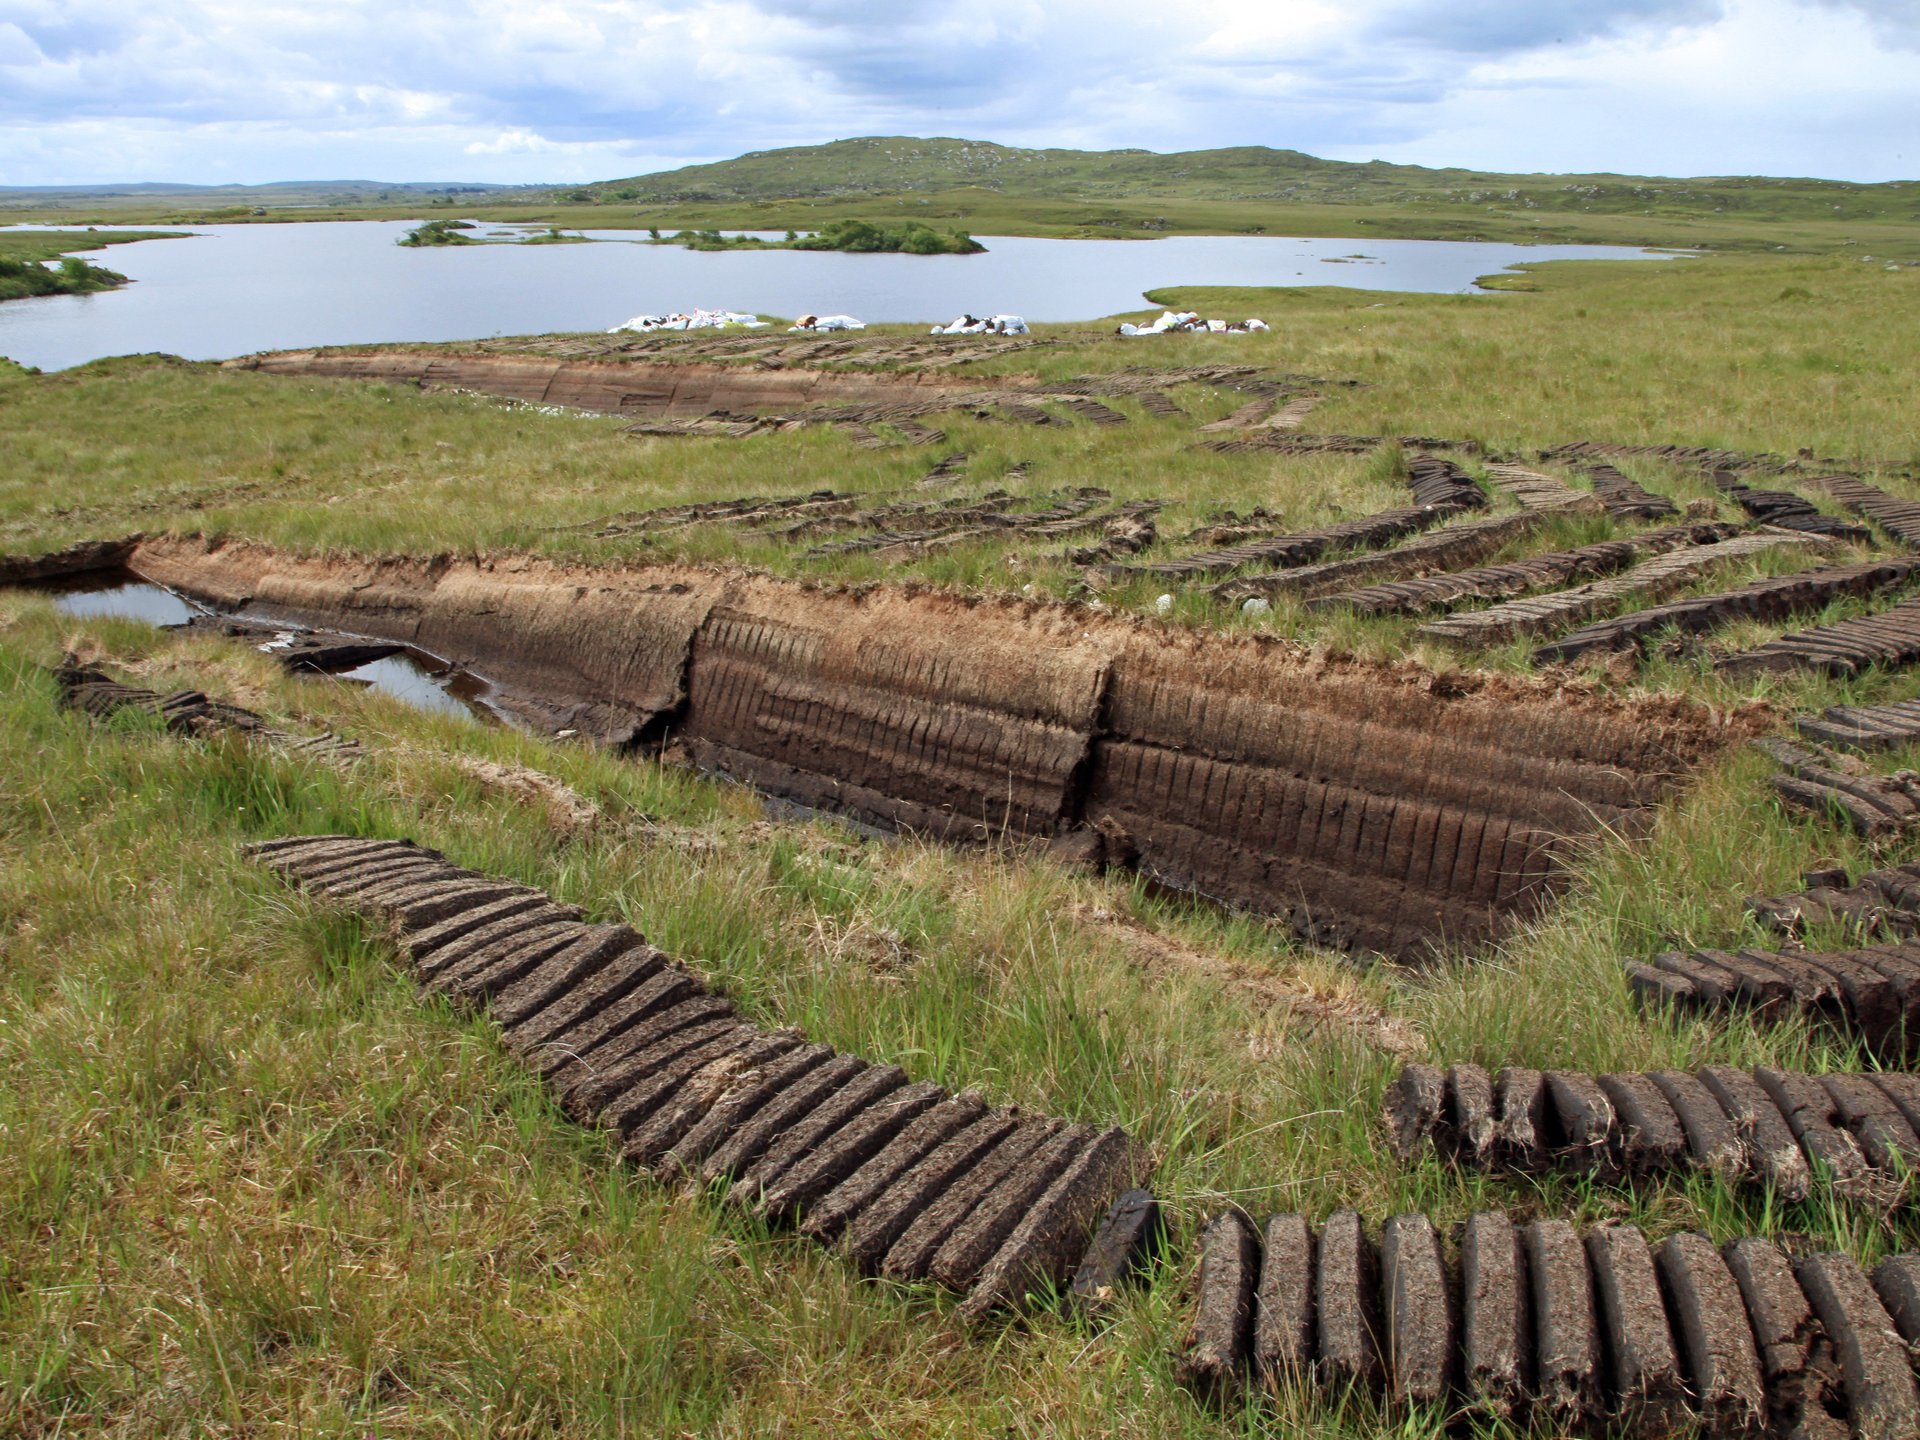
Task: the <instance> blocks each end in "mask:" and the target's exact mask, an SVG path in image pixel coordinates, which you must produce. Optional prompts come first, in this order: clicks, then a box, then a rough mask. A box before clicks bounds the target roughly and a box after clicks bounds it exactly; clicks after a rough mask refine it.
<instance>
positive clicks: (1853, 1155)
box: [1383, 1064, 1920, 1202]
mask: <svg viewBox="0 0 1920 1440" xmlns="http://www.w3.org/2000/svg"><path fill="white" fill-rule="evenodd" d="M1383 1110H1384V1117H1385V1120H1386V1127H1387V1135H1388V1139H1389V1142H1390V1143H1391V1145H1392V1147H1393V1149H1394V1152H1395V1153H1396V1154H1397V1155H1399V1156H1400V1157H1401V1158H1403V1159H1410V1158H1412V1157H1413V1156H1414V1155H1416V1154H1418V1153H1419V1152H1420V1151H1422V1150H1424V1149H1426V1148H1428V1147H1432V1148H1433V1149H1434V1150H1435V1151H1436V1152H1437V1153H1438V1154H1440V1155H1443V1156H1445V1157H1446V1158H1448V1159H1450V1160H1452V1161H1453V1162H1454V1163H1456V1164H1459V1165H1462V1166H1465V1167H1468V1168H1471V1169H1479V1170H1507V1171H1518V1172H1523V1173H1539V1172H1542V1171H1545V1170H1548V1169H1554V1168H1560V1169H1568V1170H1573V1171H1577V1172H1580V1173H1583V1174H1592V1175H1598V1176H1601V1177H1604V1178H1610V1179H1611V1178H1618V1177H1623V1176H1650V1175H1659V1174H1663V1173H1666V1172H1669V1171H1673V1170H1679V1169H1686V1168H1698V1169H1701V1170H1705V1171H1708V1172H1710V1173H1712V1174H1715V1175H1718V1176H1720V1177H1721V1178H1723V1179H1725V1180H1726V1181H1727V1182H1729V1183H1730V1184H1736V1185H1739V1184H1755V1183H1766V1184H1768V1185H1771V1186H1772V1187H1773V1189H1774V1191H1775V1192H1776V1193H1777V1194H1779V1195H1780V1196H1781V1197H1782V1198H1784V1199H1788V1200H1799V1199H1804V1198H1806V1196H1807V1195H1808V1194H1810V1193H1811V1191H1812V1183H1813V1179H1814V1176H1815V1175H1816V1174H1817V1173H1818V1174H1824V1175H1825V1176H1826V1177H1827V1178H1828V1179H1829V1180H1830V1181H1831V1183H1832V1184H1833V1186H1834V1188H1835V1189H1836V1190H1837V1191H1839V1192H1840V1193H1842V1194H1847V1195H1852V1196H1857V1197H1860V1198H1864V1199H1871V1200H1874V1201H1875V1202H1885V1201H1887V1200H1889V1199H1891V1198H1894V1197H1897V1196H1899V1195H1900V1194H1902V1193H1903V1191H1904V1189H1905V1187H1906V1185H1907V1181H1908V1177H1909V1175H1910V1173H1911V1172H1912V1171H1913V1170H1914V1169H1915V1168H1920V1075H1911V1074H1907V1073H1905V1072H1851V1073H1836V1074H1829V1075H1809V1074H1804V1073H1801V1072H1799V1071H1792V1070H1778V1069H1774V1068H1771V1067H1769V1066H1759V1067H1756V1068H1755V1069H1753V1070H1739V1069H1735V1068H1733V1067H1732V1066H1728V1065H1708V1066H1706V1067H1705V1068H1703V1069H1701V1070H1699V1071H1697V1072H1694V1073H1688V1072H1686V1071H1682V1070H1656V1071H1652V1072H1646V1073H1641V1072H1623V1073H1618V1074H1611V1075H1589V1074H1585V1073H1583V1072H1580V1071H1574V1070H1549V1071H1544V1072H1543V1071H1539V1070H1530V1069H1525V1068H1522V1067H1517V1066H1510V1067H1508V1068H1505V1069H1502V1070H1501V1071H1499V1072H1498V1073H1497V1074H1492V1075H1490V1074H1489V1073H1488V1072H1487V1071H1486V1070H1485V1069H1483V1068H1482V1067H1481V1066H1478V1065H1470V1064H1462V1065H1454V1066H1451V1067H1449V1068H1448V1069H1445V1070H1442V1069H1440V1068H1439V1067H1438V1066H1434V1065H1425V1064H1412V1065H1408V1066H1406V1067H1404V1068H1403V1069H1402V1070H1401V1072H1400V1074H1399V1075H1398V1076H1397V1077H1396V1078H1395V1079H1394V1082H1393V1084H1392V1085H1391V1086H1390V1087H1389V1088H1388V1091H1387V1096H1386V1100H1385V1103H1384V1106H1383Z"/></svg>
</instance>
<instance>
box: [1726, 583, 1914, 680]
mask: <svg viewBox="0 0 1920 1440" xmlns="http://www.w3.org/2000/svg"><path fill="white" fill-rule="evenodd" d="M1916 660H1920V599H1915V600H1904V601H1902V602H1901V603H1900V604H1898V605H1894V606H1891V607H1889V608H1888V609H1886V610H1882V611H1881V612H1880V613H1879V614H1877V615H1862V616H1861V617H1860V618H1859V619H1857V620H1842V621H1840V622H1839V623H1838V624H1837V625H1822V626H1820V627H1818V628H1817V629H1813V630H1800V631H1796V632H1795V633H1794V634H1791V635H1782V636H1780V637H1778V638H1777V639H1773V640H1769V641H1767V642H1766V644H1764V645H1759V646H1756V647H1754V648H1753V649H1751V650H1744V651H1742V652H1741V653H1740V654H1738V655H1728V656H1726V657H1725V658H1723V659H1720V660H1717V661H1715V662H1714V667H1713V668H1714V669H1716V670H1718V671H1720V672H1721V673H1722V674H1725V675H1732V676H1735V677H1737V678H1740V679H1746V678H1749V677H1751V676H1754V675H1765V674H1784V673H1786V672H1788V671H1792V670H1817V671H1820V672H1821V673H1823V674H1827V675H1837V676H1840V677H1842V678H1845V677H1849V676H1853V675H1859V674H1862V673H1863V672H1865V671H1867V670H1869V669H1871V668H1872V667H1873V666H1875V665H1887V666H1905V665H1911V664H1913V663H1914V662H1915V661H1916Z"/></svg>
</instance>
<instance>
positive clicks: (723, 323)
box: [607, 310, 767, 335]
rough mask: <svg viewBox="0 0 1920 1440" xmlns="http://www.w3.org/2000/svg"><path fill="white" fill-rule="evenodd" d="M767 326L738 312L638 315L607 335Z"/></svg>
mask: <svg viewBox="0 0 1920 1440" xmlns="http://www.w3.org/2000/svg"><path fill="white" fill-rule="evenodd" d="M766 325H767V322H766V321H764V320H762V319H761V318H760V317H759V316H757V315H746V314H742V313H741V312H740V311H738V310H693V311H687V312H684V313H682V314H679V315H636V316H634V317H633V318H632V319H631V320H629V321H627V323H626V324H624V325H616V326H614V327H613V328H612V329H611V330H609V331H607V333H608V334H609V335H618V334H619V333H620V332H621V331H622V330H633V331H636V332H638V333H639V334H642V335H649V334H652V333H653V332H654V331H656V330H732V329H735V328H738V329H741V330H764V329H765V328H766Z"/></svg>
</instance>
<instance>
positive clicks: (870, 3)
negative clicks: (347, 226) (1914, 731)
mask: <svg viewBox="0 0 1920 1440" xmlns="http://www.w3.org/2000/svg"><path fill="white" fill-rule="evenodd" d="M1916 8H1917V7H1916V5H1915V0H1347V3H1335V0H1277V3H1276V0H1265V3H1255V0H1186V3H1183V4H1181V5H1178V6H1169V5H1166V4H1165V3H1164V0H1044V3H1043V0H970V3H969V4H968V5H967V6H965V7H964V8H963V7H958V6H954V5H951V4H948V3H940V0H538V3H531V4H527V3H516V0H411V3H409V4H406V5H393V4H374V3H372V0H330V3H328V4H325V5H314V4H311V3H308V0H302V3H299V4H295V3H292V0H246V3H242V0H145V3H142V4H140V5H137V6H128V5H126V4H124V3H123V0H114V3H111V4H109V3H108V0H63V3H58V4H56V3H53V0H0V184H34V183H60V182H81V181H89V180H122V179H142V178H162V177H163V176H164V178H171V179H207V180H234V179H254V180H265V179H283V178H312V177H327V178H333V177H344V176H350V175H377V176H380V177H384V178H390V179H414V178H421V179H475V180H554V181H571V180H580V179H592V178H610V177H612V176H615V175H622V174H634V173H640V172H642V171H644V170H646V169H650V168H659V167H661V166H666V165H673V164H681V163H691V162H693V161H698V160H705V159H717V158H722V157H725V156H728V155H732V154H736V153H739V152H740V151H743V150H749V149H769V148H773V147H775V146H779V145H785V144H806V143H812V142H816V141H820V140H828V139H833V138H836V137H840V136H846V135H857V134H923V135H924V134H943V135H967V136H974V137H979V138H987V139H996V140H1002V141H1005V142H1007V143H1014V144H1038V145H1072V146H1084V147H1089V148H1115V147H1121V146H1145V147H1148V148H1152V149H1160V150H1166V149H1181V148H1192V147H1200V146H1212V145H1235V144H1267V145H1275V146H1283V147H1292V148H1296V149H1303V150H1308V151H1312V152H1314V153H1318V154H1326V155H1332V156H1335V157H1337V158H1368V157H1371V156H1373V155H1379V156H1380V157H1381V158H1387V159H1406V160H1414V161H1418V162H1421V163H1428V164H1455V165H1466V166H1474V167H1478V168H1510V169H1523V170H1568V169H1593V168H1604V169H1613V170H1629V171H1654V172H1663V173H1728V172H1759V173H1776V174H1778V173H1808V172H1811V173H1819V174H1827V175H1833V176H1839V177H1845V178H1857V179H1885V178H1896V177H1899V176H1901V175H1903V174H1912V173H1914V172H1915V170H1916V169H1917V168H1920V166H1916V163H1915V162H1916V161H1917V160H1920V156H1915V155H1913V154H1911V153H1909V151H1910V144H1909V141H1908V140H1907V138H1906V137H1908V136H1911V135H1913V134H1916V133H1920V123H1916V121H1920V116H1917V115H1916V111H1915V101H1914V99H1913V98H1912V91H1913V87H1912V85H1911V83H1910V80H1909V79H1908V76H1907V73H1906V72H1908V71H1910V70H1911V66H1912V52H1911V50H1909V49H1906V48H1904V47H1905V46H1906V45H1907V44H1909V43H1920V24H1917V23H1916V22H1915V20H1914V15H1915V12H1916Z"/></svg>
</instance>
